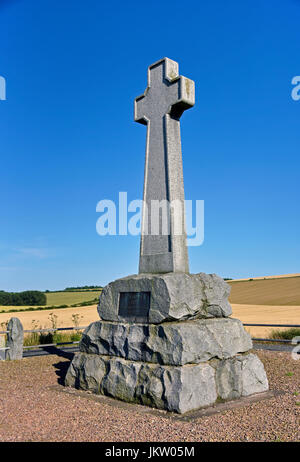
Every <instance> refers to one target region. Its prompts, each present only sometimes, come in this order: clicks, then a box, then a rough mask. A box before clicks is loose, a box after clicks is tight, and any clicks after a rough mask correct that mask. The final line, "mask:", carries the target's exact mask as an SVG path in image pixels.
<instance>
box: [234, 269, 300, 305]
mask: <svg viewBox="0 0 300 462" xmlns="http://www.w3.org/2000/svg"><path fill="white" fill-rule="evenodd" d="M227 282H228V283H229V285H230V287H231V292H230V297H229V301H230V303H238V304H246V305H274V306H276V305H282V306H293V305H296V306H297V305H300V276H293V277H277V278H276V277H273V278H268V279H267V278H266V279H253V280H249V279H248V280H246V281H227Z"/></svg>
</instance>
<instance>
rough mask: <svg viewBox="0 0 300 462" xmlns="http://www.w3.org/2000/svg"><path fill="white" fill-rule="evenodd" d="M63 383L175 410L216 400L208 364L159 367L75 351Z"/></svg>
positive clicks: (208, 403)
mask: <svg viewBox="0 0 300 462" xmlns="http://www.w3.org/2000/svg"><path fill="white" fill-rule="evenodd" d="M96 364H97V365H98V367H97V368H96V369H95V367H94V366H95V365H96ZM65 385H66V386H69V387H75V388H80V389H83V390H91V391H93V392H94V393H101V394H104V395H107V396H111V397H113V398H117V399H120V400H123V401H127V402H135V403H139V404H145V405H148V406H151V407H156V408H158V409H165V410H168V411H173V412H178V413H183V412H187V411H190V410H193V409H197V408H199V407H203V406H208V405H210V404H213V403H214V402H215V401H216V399H217V392H216V384H215V371H214V368H213V367H211V366H210V365H209V364H207V363H203V364H198V365H192V366H190V365H189V366H178V367H176V366H161V365H157V364H147V363H140V362H135V361H126V360H125V359H120V358H109V357H105V356H98V355H90V354H86V353H78V354H77V355H76V357H75V358H74V359H73V361H72V364H71V366H70V368H69V370H68V372H67V375H66V379H65Z"/></svg>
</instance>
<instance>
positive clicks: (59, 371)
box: [44, 346, 74, 385]
mask: <svg viewBox="0 0 300 462" xmlns="http://www.w3.org/2000/svg"><path fill="white" fill-rule="evenodd" d="M44 350H45V351H47V352H48V353H49V354H51V355H56V356H60V357H62V358H66V359H69V360H70V361H60V362H59V363H55V364H53V367H55V368H56V370H55V374H56V375H57V377H58V380H57V383H58V384H59V385H64V381H65V376H66V373H67V370H68V369H69V365H70V362H71V361H72V359H73V356H74V353H72V352H70V351H63V350H62V349H60V348H56V347H54V346H53V347H46V348H44Z"/></svg>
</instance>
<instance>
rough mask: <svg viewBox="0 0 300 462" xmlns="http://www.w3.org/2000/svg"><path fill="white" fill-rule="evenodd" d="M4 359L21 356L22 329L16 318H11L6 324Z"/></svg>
mask: <svg viewBox="0 0 300 462" xmlns="http://www.w3.org/2000/svg"><path fill="white" fill-rule="evenodd" d="M7 330H8V331H9V333H8V334H7V342H6V346H7V347H8V348H9V349H8V350H6V359H8V360H15V359H22V358H23V342H24V330H23V326H22V324H21V321H20V320H19V319H18V318H11V319H10V321H9V323H8V324H7Z"/></svg>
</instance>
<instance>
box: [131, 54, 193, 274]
mask: <svg viewBox="0 0 300 462" xmlns="http://www.w3.org/2000/svg"><path fill="white" fill-rule="evenodd" d="M194 104H195V84H194V82H193V81H192V80H190V79H187V78H186V77H182V76H179V73H178V64H177V63H176V62H175V61H172V60H171V59H168V58H164V59H162V60H160V61H158V62H156V63H154V64H152V65H151V66H150V67H149V69H148V87H147V89H146V91H145V93H144V94H143V95H141V96H139V97H137V98H136V99H135V106H134V107H135V110H134V118H135V121H136V122H139V123H141V124H144V125H147V144H146V162H145V181H144V203H145V204H146V205H147V210H146V211H144V213H143V219H142V237H141V247H140V266H139V272H140V273H169V272H183V273H188V272H189V264H188V253H187V247H186V235H185V225H184V224H185V217H184V188H183V171H182V155H181V140H180V122H179V119H180V117H181V115H182V113H183V112H184V111H185V110H186V109H189V108H190V107H192V106H193V105H194ZM175 200H176V201H178V202H179V205H181V208H182V211H183V213H182V214H181V217H179V220H181V223H180V225H181V229H182V234H179V235H178V234H176V235H175V233H174V230H175V223H174V212H173V213H172V210H168V212H167V213H168V217H167V221H168V223H167V225H168V228H167V229H169V234H168V235H166V234H163V223H162V217H158V220H157V223H153V220H154V217H153V212H154V205H155V204H154V203H153V201H168V202H171V201H175ZM156 205H157V203H156ZM154 225H156V226H157V233H158V234H156V235H153V233H152V232H151V230H152V231H153V226H154Z"/></svg>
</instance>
